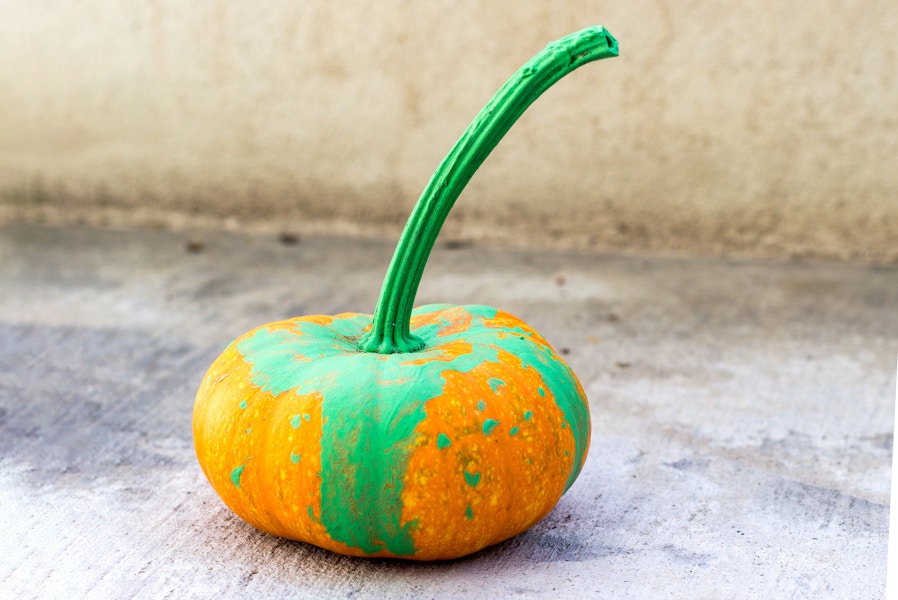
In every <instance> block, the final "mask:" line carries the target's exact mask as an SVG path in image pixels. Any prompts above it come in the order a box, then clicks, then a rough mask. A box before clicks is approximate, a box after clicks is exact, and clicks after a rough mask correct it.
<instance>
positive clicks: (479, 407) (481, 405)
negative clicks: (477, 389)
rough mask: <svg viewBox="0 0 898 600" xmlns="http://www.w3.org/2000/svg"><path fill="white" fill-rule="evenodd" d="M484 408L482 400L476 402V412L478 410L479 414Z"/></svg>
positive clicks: (484, 404) (484, 403)
mask: <svg viewBox="0 0 898 600" xmlns="http://www.w3.org/2000/svg"><path fill="white" fill-rule="evenodd" d="M485 408H486V402H484V401H483V400H478V401H477V410H479V411H480V412H483V409H485Z"/></svg>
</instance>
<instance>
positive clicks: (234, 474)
mask: <svg viewBox="0 0 898 600" xmlns="http://www.w3.org/2000/svg"><path fill="white" fill-rule="evenodd" d="M245 468H246V463H243V464H242V465H240V466H239V467H237V468H236V469H234V470H233V471H231V483H233V484H234V487H235V488H237V489H238V490H239V489H240V476H241V475H243V469H245Z"/></svg>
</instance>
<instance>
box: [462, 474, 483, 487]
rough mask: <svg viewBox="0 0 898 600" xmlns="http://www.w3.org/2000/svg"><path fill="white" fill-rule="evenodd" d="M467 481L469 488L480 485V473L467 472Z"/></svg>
mask: <svg viewBox="0 0 898 600" xmlns="http://www.w3.org/2000/svg"><path fill="white" fill-rule="evenodd" d="M465 481H466V482H467V483H468V485H469V486H471V487H475V486H476V485H477V484H478V483H480V473H469V472H468V471H465Z"/></svg>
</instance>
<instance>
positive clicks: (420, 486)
mask: <svg viewBox="0 0 898 600" xmlns="http://www.w3.org/2000/svg"><path fill="white" fill-rule="evenodd" d="M371 319H372V318H371V316H370V315H359V314H343V315H337V316H334V317H330V316H314V317H300V318H297V319H290V320H286V321H280V322H277V323H271V324H268V325H264V326H262V327H259V328H257V329H254V330H252V331H250V332H248V333H247V334H245V335H243V336H241V337H240V338H238V339H237V340H235V341H234V342H233V343H232V344H231V345H230V346H228V348H227V349H226V350H225V351H224V352H223V353H222V354H221V356H220V357H219V358H218V359H217V360H216V361H215V362H214V363H213V365H212V366H211V367H210V369H209V371H208V373H207V374H206V376H205V377H204V378H203V381H202V384H201V386H200V388H199V391H198V392H197V396H196V403H195V408H194V418H193V432H194V442H195V447H196V453H197V457H198V459H199V462H200V465H201V466H202V468H203V471H204V473H205V474H206V477H207V478H208V479H209V481H210V483H211V484H212V486H213V488H214V489H215V490H216V492H218V494H219V495H220V496H221V498H222V499H223V500H224V502H225V503H226V504H227V505H228V506H229V507H230V508H231V509H232V510H233V511H234V512H235V513H236V514H237V515H239V516H240V517H241V518H243V519H244V520H245V521H247V522H248V523H250V524H252V525H253V526H255V527H257V528H259V529H261V530H263V531H267V532H269V533H272V534H274V535H278V536H282V537H285V538H289V539H293V540H299V541H303V542H308V543H311V544H314V545H317V546H320V547H322V548H327V549H329V550H332V551H334V552H338V553H341V554H346V555H352V556H378V557H400V558H408V559H415V560H436V559H450V558H456V557H459V556H464V555H466V554H470V553H472V552H476V551H477V550H480V549H481V548H484V547H486V546H490V545H492V544H496V543H498V542H501V541H503V540H505V539H508V538H510V537H512V536H514V535H516V534H518V533H520V532H522V531H524V530H526V529H528V528H529V527H531V526H532V525H533V524H535V523H536V522H538V521H539V520H540V519H542V518H543V517H544V516H545V515H546V514H548V513H549V511H551V509H552V507H553V506H554V505H555V504H556V503H557V501H558V499H559V498H560V497H561V495H562V494H563V493H564V491H565V490H566V489H567V488H568V487H570V485H571V484H572V483H573V481H574V479H575V478H576V477H577V475H578V473H579V472H580V469H581V468H582V466H583V461H584V459H585V457H586V453H587V450H588V447H589V435H590V424H589V411H588V402H587V399H586V396H585V394H584V393H583V389H582V387H581V386H580V383H579V381H578V380H577V378H576V376H575V375H574V373H573V372H572V371H571V369H570V368H569V367H568V366H567V365H566V364H565V363H564V361H563V360H562V359H561V358H560V357H559V356H558V355H557V354H556V353H555V352H554V350H553V349H552V348H551V347H550V346H549V344H548V343H547V342H546V341H545V340H544V339H543V338H542V337H541V336H540V335H539V334H538V333H536V332H535V331H534V330H533V329H531V328H530V327H528V326H527V325H526V324H524V323H523V322H522V321H520V320H518V319H517V318H515V317H513V316H511V315H509V314H508V313H504V312H501V311H497V310H496V309H491V308H489V307H482V306H465V307H459V306H447V305H439V306H425V307H420V308H418V309H415V311H414V312H413V315H412V318H411V329H412V332H413V333H414V334H415V335H417V336H419V337H420V338H421V339H422V340H424V342H425V346H424V348H423V349H421V350H419V351H417V352H409V353H402V354H398V353H397V354H376V353H365V352H360V351H359V350H358V343H359V340H360V339H361V338H362V336H363V335H364V333H365V332H366V331H367V330H368V329H369V328H370V323H371Z"/></svg>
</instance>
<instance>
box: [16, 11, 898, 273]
mask: <svg viewBox="0 0 898 600" xmlns="http://www.w3.org/2000/svg"><path fill="white" fill-rule="evenodd" d="M593 24H603V25H605V26H606V27H608V29H609V30H610V31H611V32H612V33H613V34H614V35H615V36H616V37H617V38H618V40H619V41H620V48H621V55H620V57H618V58H615V59H609V60H605V61H601V62H598V63H594V64H590V65H587V66H586V67H584V68H582V69H580V70H578V71H577V72H575V73H573V74H572V75H570V76H569V77H568V78H566V79H564V80H562V81H561V82H560V83H559V84H558V85H556V87H554V88H553V89H551V90H549V92H547V93H546V95H545V96H543V98H541V99H540V100H539V101H537V102H536V103H535V104H534V105H533V106H532V107H531V108H530V109H529V111H528V113H527V114H525V115H524V117H523V118H522V119H521V121H519V123H518V124H517V125H516V126H515V127H514V128H513V129H512V130H511V132H510V133H509V135H508V136H507V137H506V139H505V140H504V141H503V142H502V143H501V144H500V145H499V147H498V148H497V149H496V151H495V152H494V153H493V155H492V156H491V157H490V158H489V159H488V160H487V162H486V164H485V165H484V166H483V168H482V169H481V170H480V172H479V173H478V174H477V176H476V177H475V178H474V180H473V181H472V182H471V184H470V186H469V187H468V189H467V190H466V192H465V193H464V194H463V195H462V197H461V198H460V200H459V201H458V203H457V205H456V208H455V210H454V212H453V214H452V215H451V216H450V218H449V221H448V222H447V226H446V231H445V235H446V236H447V237H448V238H455V239H471V240H480V241H485V242H489V243H496V244H512V245H529V246H536V247H569V248H586V249H596V250H623V251H628V252H629V251H633V252H639V251H646V250H648V251H652V252H660V253H675V254H690V253H691V254H699V255H730V256H765V257H792V256H800V257H823V258H837V259H853V260H864V261H876V262H887V261H895V260H898V243H896V240H898V58H896V54H898V44H896V42H895V40H896V38H895V32H896V31H898V10H896V6H895V3H894V0H865V1H860V0H841V1H838V2H837V1H824V0H806V1H797V2H778V1H774V0H757V1H755V2H736V3H734V2H715V1H711V0H704V1H702V0H682V1H680V2H663V1H655V2H649V1H647V0H630V1H628V2H598V1H592V2H591V1H585V0H584V1H579V2H578V1H574V0H566V1H557V0H556V1H551V2H550V1H530V2H519V3H510V2H502V3H499V2H482V1H480V2H475V1H471V0H468V1H452V2H450V1H448V0H439V1H430V2H408V1H400V0H381V2H378V3H371V2H364V3H362V2H333V1H328V2H325V1H319V0H309V1H302V0H267V1H259V2H248V1H237V0H231V1H227V0H219V1H213V0H196V1H194V2H183V1H181V0H153V1H151V0H134V1H132V2H116V1H112V0H84V1H81V2H68V3H65V2H55V3H54V2H34V1H31V0H6V1H3V0H0V222H11V221H23V220H24V221H36V222H47V223H59V224H65V223H91V224H97V225H109V226H153V227H180V228H193V227H228V228H232V229H233V228H239V229H246V230H259V231H264V230H272V231H278V230H282V229H288V230H291V231H294V232H298V233H305V232H330V233H342V234H361V235H394V234H395V233H397V232H398V231H399V229H400V228H401V225H402V223H403V222H404V220H405V217H406V215H407V214H408V211H409V210H410V208H411V206H412V204H413V203H414V201H415V199H416V198H417V195H418V194H419V193H420V190H421V189H422V188H423V186H424V184H425V183H426V181H427V179H428V178H429V176H430V174H431V172H432V171H433V169H434V168H435V167H436V166H437V164H438V163H439V161H440V160H441V159H442V157H443V156H444V154H445V153H446V152H447V151H448V150H449V148H450V147H451V146H452V144H453V143H454V141H455V139H456V138H457V137H458V135H459V134H460V133H461V132H462V131H463V129H464V128H465V126H466V125H467V124H468V122H469V121H470V119H471V118H472V117H473V116H474V115H475V114H476V113H477V111H478V110H479V109H480V107H481V106H482V105H483V104H484V103H485V102H486V101H487V100H488V99H489V97H490V96H491V95H492V93H493V92H494V91H495V90H496V89H497V88H498V87H499V85H501V84H502V82H503V81H504V80H505V79H506V78H507V77H508V76H510V75H511V74H512V73H513V72H514V70H515V69H516V68H517V67H518V66H520V65H521V64H522V63H523V62H524V61H526V60H527V59H529V58H530V56H532V55H533V54H534V53H535V52H536V51H538V50H539V49H540V48H542V47H543V46H544V45H545V43H546V42H548V41H551V40H553V39H555V38H558V37H561V36H563V35H565V34H567V33H570V32H572V31H575V30H577V29H580V28H582V27H585V26H588V25H593Z"/></svg>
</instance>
